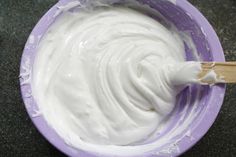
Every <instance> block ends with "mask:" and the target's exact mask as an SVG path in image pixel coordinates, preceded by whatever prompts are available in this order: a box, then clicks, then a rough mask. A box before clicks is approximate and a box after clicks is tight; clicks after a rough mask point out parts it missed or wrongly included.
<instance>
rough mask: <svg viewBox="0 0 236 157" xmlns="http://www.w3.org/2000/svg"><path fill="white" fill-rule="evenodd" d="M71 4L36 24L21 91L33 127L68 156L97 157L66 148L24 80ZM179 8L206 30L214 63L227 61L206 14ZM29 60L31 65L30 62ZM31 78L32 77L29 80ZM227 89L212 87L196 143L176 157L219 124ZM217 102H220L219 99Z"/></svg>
mask: <svg viewBox="0 0 236 157" xmlns="http://www.w3.org/2000/svg"><path fill="white" fill-rule="evenodd" d="M69 1H72V0H59V1H58V2H57V3H56V4H55V5H53V6H52V7H51V8H50V9H49V10H48V11H47V12H46V13H45V14H44V15H43V17H42V18H41V19H40V20H39V22H38V23H37V24H36V26H35V27H34V29H33V30H32V32H31V34H30V36H29V38H28V40H27V42H26V44H25V48H24V50H23V54H22V58H21V64H20V84H21V85H20V89H21V96H22V99H23V101H24V105H25V107H26V110H27V113H28V115H29V116H30V119H31V120H32V122H33V124H34V125H35V126H36V128H37V129H38V131H39V132H40V133H41V134H42V135H43V136H44V137H45V138H46V139H47V140H48V141H49V142H50V143H51V144H52V145H53V146H55V147H56V148H57V149H58V150H60V151H61V152H63V153H64V154H66V155H69V156H77V157H78V156H86V157H94V156H95V155H92V154H89V153H86V152H85V151H83V150H79V149H74V148H72V147H70V146H68V145H66V144H65V143H64V141H63V139H62V138H60V137H59V136H58V135H57V133H56V132H55V131H54V130H53V129H52V128H50V126H48V124H47V122H46V121H45V119H44V118H43V116H40V113H38V112H37V111H38V107H37V104H36V103H35V101H34V100H33V97H32V95H30V96H29V94H31V86H30V84H25V79H22V74H23V73H24V74H25V72H26V70H27V69H25V67H26V66H28V68H30V67H31V66H32V64H33V63H32V62H33V61H32V60H33V59H32V58H33V57H34V55H35V48H36V45H37V42H38V41H39V40H40V37H41V35H40V34H43V33H44V32H45V30H46V29H47V28H48V27H49V26H50V24H51V23H52V22H53V20H52V19H53V18H52V16H53V15H55V13H56V12H57V9H58V7H59V6H62V5H64V4H66V3H68V2H69ZM176 5H177V6H179V7H180V8H181V9H182V10H184V11H185V12H188V13H190V14H191V17H192V18H193V20H195V21H196V23H197V24H198V25H199V26H201V28H202V30H204V32H205V34H206V36H207V41H208V42H209V45H210V46H211V50H212V52H217V53H213V54H212V55H213V60H214V61H221V62H224V61H225V57H224V52H223V49H222V46H221V43H220V41H219V38H218V36H217V34H216V32H215V31H214V29H213V27H212V26H211V24H210V23H209V22H208V21H207V19H206V18H205V17H204V16H203V15H202V13H201V12H200V11H199V10H198V9H197V8H195V7H194V6H193V5H192V4H191V3H190V2H188V1H187V0H176ZM32 35H33V36H34V37H36V36H37V35H38V36H37V37H38V41H35V40H37V39H35V38H34V39H33V40H34V41H32V39H31V36H32ZM27 59H29V62H27V65H26V61H27ZM28 77H30V76H28ZM225 90H226V86H225V85H219V86H213V87H212V94H211V95H212V96H210V98H209V105H207V108H206V111H207V112H206V113H205V114H204V115H203V117H202V119H201V120H200V121H199V123H198V125H197V126H196V127H195V128H194V130H192V133H191V134H192V136H194V137H195V140H189V139H183V140H182V141H181V142H180V143H179V147H180V148H181V149H180V150H181V151H180V152H178V153H175V154H174V156H179V155H181V154H183V153H184V152H186V151H187V150H189V149H190V148H192V147H193V146H194V145H195V144H196V143H197V142H198V141H199V140H200V139H201V138H202V137H203V136H204V135H205V134H206V132H207V131H208V130H209V129H210V127H211V126H212V125H213V123H214V121H215V120H216V117H217V115H218V113H219V111H220V108H221V106H222V104H223V100H224V95H225ZM215 98H217V99H215ZM146 156H151V154H147V155H146ZM157 156H158V155H157Z"/></svg>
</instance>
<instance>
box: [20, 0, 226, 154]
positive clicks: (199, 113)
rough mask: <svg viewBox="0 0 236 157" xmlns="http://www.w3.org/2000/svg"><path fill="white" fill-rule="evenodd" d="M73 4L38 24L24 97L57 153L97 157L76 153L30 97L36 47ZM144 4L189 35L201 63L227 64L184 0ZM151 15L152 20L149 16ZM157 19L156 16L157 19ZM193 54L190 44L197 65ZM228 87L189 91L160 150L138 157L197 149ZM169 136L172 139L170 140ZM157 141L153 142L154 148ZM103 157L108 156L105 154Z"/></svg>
mask: <svg viewBox="0 0 236 157" xmlns="http://www.w3.org/2000/svg"><path fill="white" fill-rule="evenodd" d="M71 1H74V0H61V1H59V2H58V3H57V4H55V5H54V6H53V7H52V8H51V9H50V10H49V11H48V12H47V13H46V14H45V15H44V16H43V17H42V18H41V20H40V21H39V22H38V24H37V25H36V26H35V28H34V29H33V31H32V33H31V35H30V36H29V39H28V41H27V43H26V45H25V49H24V52H23V55H22V60H21V69H20V71H21V72H20V82H21V92H22V97H23V100H24V103H25V106H26V109H27V111H28V113H29V115H30V117H31V119H32V121H33V122H34V124H35V125H36V127H37V128H38V130H39V131H40V132H41V133H42V134H43V135H44V136H45V137H46V138H47V139H48V140H49V141H50V142H51V143H52V144H53V145H54V146H56V147H57V148H58V149H59V150H61V151H62V152H64V153H66V154H67V155H69V156H87V157H89V156H96V154H94V153H91V152H85V151H83V150H79V149H74V148H72V147H70V146H68V145H67V144H65V142H64V141H63V140H62V139H61V138H60V137H59V136H58V135H57V133H56V132H55V131H54V130H53V129H51V128H50V127H49V126H48V125H47V123H46V121H45V120H44V118H43V117H42V116H41V115H40V112H39V111H38V106H37V103H36V102H35V101H34V98H33V96H32V90H31V85H30V77H31V76H30V75H31V70H32V65H33V62H34V57H35V54H36V53H37V51H36V48H37V45H38V43H39V42H40V39H41V37H42V36H43V34H44V33H45V32H46V31H47V29H48V27H49V26H50V25H51V24H52V23H53V21H54V20H55V19H56V16H55V15H59V14H58V6H65V5H67V4H68V3H70V2H71ZM138 1H139V2H140V3H141V4H143V5H148V6H149V7H151V8H153V9H155V10H157V11H158V12H160V13H161V14H162V15H163V16H164V17H165V18H166V19H167V20H168V21H171V22H172V23H173V24H174V25H175V26H176V28H177V29H178V30H179V31H180V32H185V33H186V34H188V36H189V37H191V39H192V41H193V42H194V44H195V46H196V49H197V51H198V55H199V56H200V59H201V60H202V61H224V55H223V50H222V48H221V45H220V43H219V40H218V38H217V36H216V34H215V32H214V30H213V28H212V27H211V26H210V24H209V23H208V22H207V20H206V19H205V18H204V17H203V16H202V15H201V13H200V12H199V11H198V10H197V9H195V8H194V7H193V6H192V5H191V4H190V3H189V2H187V1H185V0H176V2H175V3H176V4H173V3H172V2H170V1H167V0H138ZM150 16H152V15H150ZM153 18H155V17H153ZM192 54H193V53H192V49H191V47H189V46H188V44H187V43H186V59H187V60H195V57H194V56H193V55H192ZM224 92H225V87H224V85H219V86H212V87H208V86H197V85H195V86H191V87H189V88H186V89H185V90H184V91H183V92H182V93H181V94H180V95H179V96H178V101H177V103H176V107H175V110H174V111H173V116H171V119H170V120H169V125H168V127H167V128H166V129H165V130H164V131H163V132H161V133H160V134H159V135H158V136H157V137H156V138H155V141H158V140H159V141H163V142H161V144H159V145H156V148H155V149H153V150H152V151H150V152H146V153H145V154H140V156H141V155H142V156H152V155H153V154H155V156H163V155H173V156H176V155H179V154H181V153H183V152H185V151H186V150H187V149H189V148H190V147H191V146H193V145H194V144H195V143H196V142H197V141H198V140H199V139H200V138H201V137H202V136H203V135H204V134H205V133H206V131H207V130H208V129H209V128H210V126H211V125H212V123H213V122H214V120H215V118H216V116H217V114H218V112H219V110H220V107H221V105H222V102H223V98H224ZM166 137H168V140H166ZM155 141H149V143H153V142H155ZM102 156H105V154H103V155H102Z"/></svg>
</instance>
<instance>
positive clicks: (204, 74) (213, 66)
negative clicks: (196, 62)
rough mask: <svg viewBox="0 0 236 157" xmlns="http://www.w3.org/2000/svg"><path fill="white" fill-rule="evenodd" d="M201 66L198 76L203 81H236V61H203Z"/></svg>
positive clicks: (210, 82)
mask: <svg viewBox="0 0 236 157" xmlns="http://www.w3.org/2000/svg"><path fill="white" fill-rule="evenodd" d="M201 66H202V71H201V73H200V74H199V75H198V78H199V79H200V80H201V82H202V83H207V84H214V83H236V62H203V63H201ZM213 77H215V79H213V80H212V78H213Z"/></svg>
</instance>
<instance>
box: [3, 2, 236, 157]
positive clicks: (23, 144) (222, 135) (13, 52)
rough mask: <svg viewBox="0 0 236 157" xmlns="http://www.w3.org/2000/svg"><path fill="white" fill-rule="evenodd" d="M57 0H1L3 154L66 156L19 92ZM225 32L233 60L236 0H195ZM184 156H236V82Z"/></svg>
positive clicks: (228, 55)
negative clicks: (24, 61)
mask: <svg viewBox="0 0 236 157" xmlns="http://www.w3.org/2000/svg"><path fill="white" fill-rule="evenodd" d="M55 2H56V0H0V157H10V156H26V157H28V156H33V157H48V156H64V155H63V154H62V153H60V152H59V151H58V150H57V149H55V148H54V147H53V146H52V145H51V144H49V143H48V142H47V141H46V140H45V139H44V138H43V137H42V135H41V134H40V133H39V132H38V131H37V130H36V128H35V127H34V125H33V124H32V122H31V120H30V119H29V117H28V115H27V113H26V110H25V108H24V104H23V102H22V99H21V95H20V91H19V81H18V74H19V64H20V58H21V55H22V51H23V47H24V44H25V42H26V40H27V37H28V35H29V34H30V32H31V30H32V28H33V27H34V25H35V24H36V22H37V21H38V20H39V18H40V17H41V16H42V15H43V14H44V13H45V12H46V11H47V10H48V9H49V8H50V7H51V6H52V5H53V4H55ZM190 2H192V3H193V4H194V5H195V6H196V7H197V8H199V10H201V11H202V13H203V14H204V15H205V16H206V17H207V18H208V20H209V21H210V22H211V24H212V25H213V27H214V28H215V30H216V31H217V33H218V36H219V37H220V40H221V43H222V45H223V48H224V51H225V56H226V59H227V60H228V61H236V1H235V0H190ZM183 156H184V157H199V156H200V157H223V156H226V157H234V156H236V86H235V85H228V86H227V92H226V97H225V101H224V104H223V107H222V109H221V111H220V114H219V116H218V118H217V120H216V122H215V123H214V125H213V126H212V128H211V129H210V130H209V131H208V133H207V134H206V135H205V136H204V138H203V139H202V140H200V141H199V142H198V143H197V144H196V145H195V146H194V147H193V148H192V149H191V150H189V151H188V152H187V153H185V154H184V155H183Z"/></svg>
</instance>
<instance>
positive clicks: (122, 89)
mask: <svg viewBox="0 0 236 157" xmlns="http://www.w3.org/2000/svg"><path fill="white" fill-rule="evenodd" d="M200 71H201V65H200V64H199V63H196V62H186V57H185V47H184V42H183V40H182V39H181V37H180V36H179V34H178V33H177V32H175V31H172V30H170V29H168V28H166V27H165V26H163V25H162V24H161V23H159V22H158V21H156V20H154V19H152V18H151V17H149V16H147V15H145V14H143V13H141V12H138V11H135V10H133V9H130V8H127V7H115V6H109V7H98V8H94V9H93V10H92V11H91V10H84V11H83V10H82V11H79V12H69V11H67V12H64V13H63V14H61V15H60V16H59V17H58V18H57V19H56V20H55V22H54V23H53V24H52V25H51V26H50V27H49V29H48V31H47V32H46V33H45V35H44V36H43V38H42V40H41V41H40V43H39V46H38V48H37V55H36V57H35V61H34V66H33V80H32V88H33V95H34V98H35V100H36V101H37V103H38V106H39V109H40V112H41V113H42V115H43V116H44V118H45V120H46V121H47V122H48V124H49V125H50V126H51V127H52V128H53V129H54V130H55V131H56V132H57V133H58V134H59V135H60V136H61V137H62V138H63V139H64V140H65V141H66V142H67V143H68V144H69V145H71V146H73V147H75V148H80V149H84V150H91V149H94V150H95V151H98V152H103V151H106V152H108V151H112V152H116V153H115V154H117V153H118V154H122V153H123V154H125V153H127V152H130V151H131V152H133V153H134V152H136V151H137V150H138V151H139V152H140V151H148V150H149V149H150V150H151V149H152V148H153V147H154V146H155V145H153V146H148V147H146V148H145V147H142V150H140V149H139V146H136V145H138V144H139V143H145V141H148V140H150V139H152V138H154V136H155V133H156V132H158V131H160V130H162V129H163V128H165V126H166V124H167V123H168V117H169V116H171V112H172V111H173V109H174V107H175V103H176V96H177V95H178V94H179V93H180V92H181V91H182V90H183V89H184V88H185V87H186V86H187V85H188V84H190V83H196V82H198V81H199V80H198V79H197V74H198V73H199V72H200Z"/></svg>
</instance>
